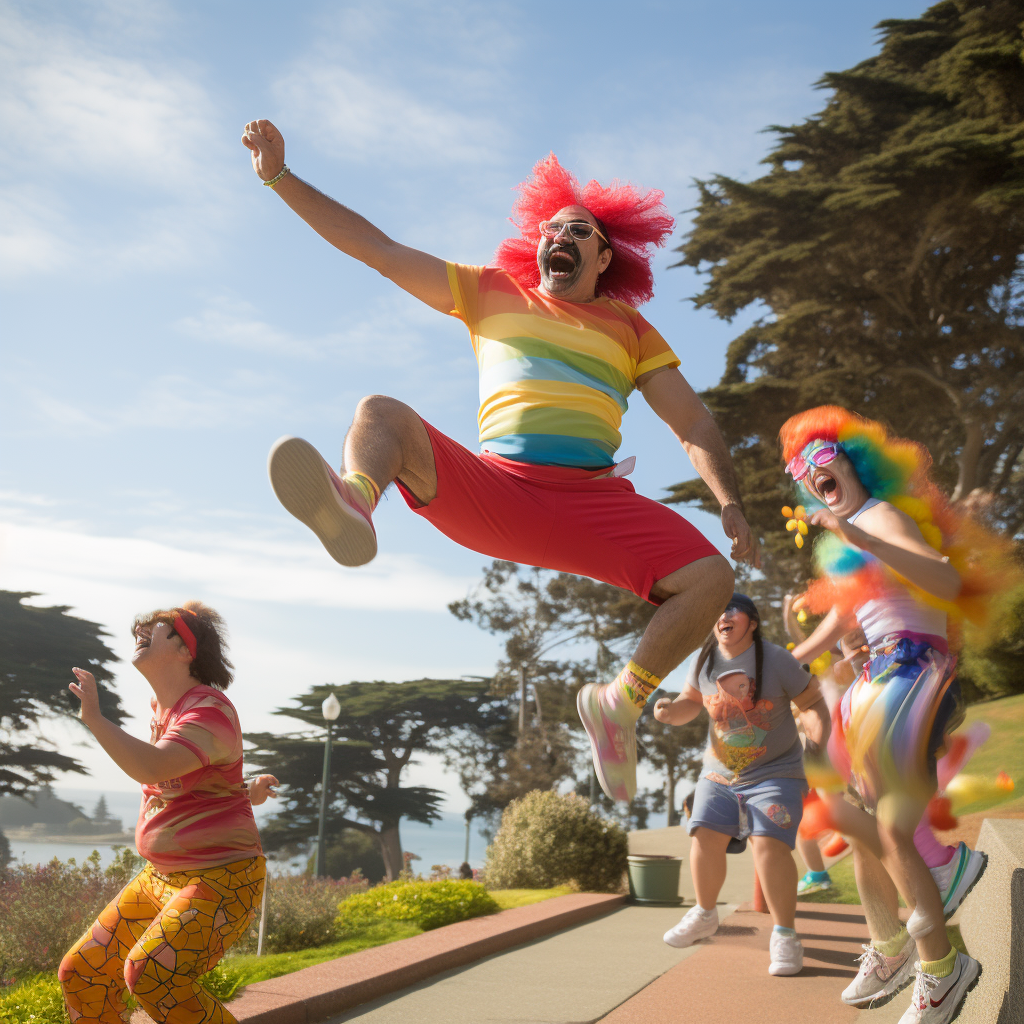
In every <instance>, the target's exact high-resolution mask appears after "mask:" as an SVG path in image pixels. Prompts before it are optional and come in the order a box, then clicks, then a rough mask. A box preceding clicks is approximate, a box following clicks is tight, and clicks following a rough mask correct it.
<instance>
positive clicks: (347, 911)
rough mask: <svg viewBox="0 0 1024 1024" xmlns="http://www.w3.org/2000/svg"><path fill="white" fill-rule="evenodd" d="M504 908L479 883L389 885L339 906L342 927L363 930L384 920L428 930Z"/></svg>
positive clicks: (362, 894)
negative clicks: (375, 922)
mask: <svg viewBox="0 0 1024 1024" xmlns="http://www.w3.org/2000/svg"><path fill="white" fill-rule="evenodd" d="M500 909H501V908H500V907H499V906H498V904H497V903H495V902H494V900H493V899H492V898H491V895H490V893H489V892H488V891H487V890H486V889H485V888H484V887H483V886H482V885H480V883H479V882H470V881H452V880H449V881H441V882H407V881H398V882H389V883H388V884H387V885H379V886H377V887H376V888H375V889H368V890H367V891H366V892H363V893H357V894H356V895H355V896H350V897H349V898H348V899H347V900H345V901H344V902H343V903H342V904H341V905H340V906H339V907H338V917H337V923H338V926H339V927H340V928H344V929H355V928H362V927H365V926H366V925H368V924H370V923H371V922H373V921H375V920H377V921H379V920H380V919H381V918H387V919H390V920H392V921H412V922H413V923H414V924H418V925H419V926H420V927H421V928H422V929H423V930H424V931H430V929H431V928H440V927H441V925H445V924H454V923H455V922H456V921H466V920H468V919H469V918H471V917H480V916H481V915H483V914H493V913H494V912H495V911H496V910H500Z"/></svg>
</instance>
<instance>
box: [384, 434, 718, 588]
mask: <svg viewBox="0 0 1024 1024" xmlns="http://www.w3.org/2000/svg"><path fill="white" fill-rule="evenodd" d="M423 425H424V426H425V427H426V428H427V434H428V436H429V437H430V444H431V446H432V448H433V450H434V467H435V469H436V471H437V495H436V496H435V497H434V500H433V501H431V502H430V503H429V504H426V505H424V504H422V503H421V502H420V501H419V500H418V499H417V498H416V496H415V495H414V494H412V492H411V491H410V490H409V489H408V488H407V487H405V486H404V485H403V484H402V482H401V480H396V481H395V482H396V484H397V485H398V488H399V490H400V491H401V492H402V496H403V497H404V498H405V500H406V503H407V504H408V506H409V507H410V508H411V509H412V510H413V511H414V512H416V513H417V515H421V516H422V517H423V518H424V519H426V520H427V521H428V522H430V523H433V524H434V526H436V527H437V528H438V529H439V530H440V531H441V532H442V533H443V534H445V536H447V537H451V539H452V540H454V541H455V542H456V543H458V544H461V545H462V546H463V547H466V548H470V549H471V550H473V551H479V552H480V553H481V554H484V555H488V556H489V557H491V558H500V559H503V560H505V561H508V562H519V563H520V564H522V565H537V566H541V567H543V568H545V569H554V570H557V571H558V572H569V573H573V574H574V575H576V576H589V577H590V578H591V579H595V580H601V581H602V582H604V583H610V584H612V585H613V586H616V587H622V589H623V590H631V591H632V592H633V593H634V594H636V595H637V596H638V597H642V598H643V599H644V600H645V601H650V602H651V604H660V603H661V602H660V601H659V599H658V598H656V597H651V587H652V586H653V585H654V583H655V581H656V580H660V579H664V578H665V577H666V576H668V575H670V574H671V573H673V572H675V571H676V569H681V568H682V567H683V566H684V565H689V564H690V563H691V562H695V561H696V560H697V559H698V558H706V557H707V556H708V555H717V554H718V553H719V552H718V549H717V548H715V547H714V545H712V544H711V543H710V542H709V541H707V540H706V539H705V538H704V537H703V536H702V535H701V534H700V533H699V532H698V530H697V529H696V528H695V527H693V526H691V525H690V524H689V523H688V522H687V521H686V520H685V519H684V518H683V517H682V516H681V515H679V514H678V513H677V512H673V511H672V510H671V509H670V508H667V507H666V506H665V505H662V504H660V503H659V502H657V501H652V500H651V499H650V498H645V497H643V496H642V495H640V494H637V493H636V491H635V490H634V489H633V485H632V484H631V483H630V482H629V481H628V480H626V479H624V478H623V477H610V476H608V475H607V473H608V470H603V469H598V470H588V469H576V468H572V467H567V466H534V465H531V464H530V463H525V462H513V461H512V460H511V459H505V458H502V457H501V456H500V455H492V454H491V453H490V452H486V453H484V454H482V455H477V454H475V453H474V452H471V451H469V450H468V449H466V448H463V447H462V445H461V444H457V443H456V442H455V441H453V440H452V439H451V438H450V437H446V436H445V435H444V434H442V433H441V432H440V431H439V430H435V429H434V428H433V427H432V426H431V425H430V424H429V423H427V422H426V421H425V420H424V421H423Z"/></svg>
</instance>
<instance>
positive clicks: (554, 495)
mask: <svg viewBox="0 0 1024 1024" xmlns="http://www.w3.org/2000/svg"><path fill="white" fill-rule="evenodd" d="M242 142H243V144H244V145H245V146H246V147H247V148H248V149H249V150H250V152H251V156H252V164H253V168H254V170H255V171H256V174H257V175H258V176H259V177H260V178H261V179H262V180H263V181H264V183H265V184H267V185H269V186H270V187H272V188H273V189H274V191H275V192H276V193H277V194H278V195H279V196H280V197H281V198H282V199H283V200H284V201H285V202H286V203H287V204H288V205H289V206H290V207H291V208H292V209H293V210H294V211H295V212H296V213H297V214H298V215H299V216H300V217H302V218H303V220H305V221H306V222H307V223H308V224H309V225H310V226H311V227H312V228H313V229H314V230H315V231H316V232H317V233H318V234H320V235H321V236H323V237H324V238H325V239H326V240H327V241H328V242H330V243H331V244H332V245H334V246H335V247H336V248H338V249H340V250H341V251H342V252H344V253H346V254H348V255H349V256H352V257H354V258H355V259H358V260H360V261H361V262H363V263H365V264H366V265H367V266H369V267H372V268H373V269H374V270H377V271H378V272H379V273H381V274H383V275H384V276H385V277H387V278H388V279H389V280H391V281H393V282H394V283H395V284H397V285H398V286H399V287H401V288H404V289H405V290H406V291H407V292H409V293H410V294H411V295H414V296H416V298H418V299H420V300H421V301H422V302H424V303H426V304H427V305H428V306H431V307H432V308H433V309H436V310H437V311H438V312H440V313H445V314H450V315H452V316H455V317H457V318H459V319H460V320H462V321H463V323H465V325H466V327H467V328H468V329H469V333H470V337H471V340H472V343H473V349H474V352H475V353H476V357H477V363H478V365H479V369H480V394H481V405H480V412H479V424H480V447H481V451H480V453H479V454H475V453H473V452H470V451H468V450H467V449H465V448H463V447H462V446H461V445H459V444H456V443H455V442H454V441H452V440H451V439H450V438H448V437H446V436H445V435H444V434H442V433H440V432H439V431H438V430H436V429H435V428H434V427H432V426H431V425H430V424H429V423H427V422H426V421H425V420H423V419H421V418H420V417H419V416H418V415H417V413H416V412H414V411H413V410H412V409H411V408H410V407H409V406H407V405H405V404H403V403H402V402H399V401H397V400H395V399H393V398H388V397H385V396H383V395H371V396H370V397H368V398H364V399H363V400H362V401H361V402H360V403H359V406H358V407H357V409H356V414H355V419H354V421H353V423H352V427H351V429H350V430H349V432H348V435H347V437H346V439H345V454H344V468H343V471H342V473H341V474H340V475H338V474H336V473H335V472H334V471H333V469H332V468H331V467H330V466H329V465H328V464H327V463H326V462H325V461H324V460H323V459H322V458H321V457H320V455H319V453H318V452H317V451H316V449H315V448H313V447H312V446H311V445H310V444H308V443H307V442H306V441H303V440H301V439H299V438H294V437H285V438H282V439H281V440H280V441H278V442H277V444H276V445H275V446H274V448H273V450H272V451H271V453H270V462H269V472H270V479H271V483H272V485H273V487H274V491H275V492H276V494H277V496H278V498H279V499H280V501H281V503H282V504H283V505H284V506H285V508H286V509H288V511H289V512H291V513H292V515H294V516H296V517H297V518H298V519H300V520H301V521H302V522H304V523H305V524H306V525H307V526H309V527H310V529H312V530H313V532H314V533H316V535H317V537H319V539H320V541H321V542H322V543H323V545H324V547H325V548H326V549H327V551H328V552H329V554H330V555H331V556H332V557H333V558H334V559H335V560H336V561H337V562H340V563H341V564H342V565H362V564H364V563H366V562H369V561H370V559H372V558H373V557H374V555H375V554H376V552H377V539H376V534H375V531H374V527H373V519H372V514H373V510H374V507H375V506H376V504H377V502H378V500H379V498H380V494H381V492H382V491H383V490H384V489H385V488H386V487H387V486H388V485H389V484H390V483H392V482H393V481H394V482H395V483H397V486H398V488H399V490H400V492H401V494H402V496H403V497H404V498H405V501H406V502H407V504H408V505H409V507H410V508H411V509H413V511H414V512H416V513H417V514H418V515H420V516H422V517H423V518H424V519H426V520H428V521H429V522H431V523H433V525H434V526H436V527H437V528H438V529H439V530H440V531H441V532H442V533H444V534H446V535H447V536H448V537H451V538H452V539H453V540H454V541H456V542H457V543H459V544H462V545H463V546H464V547H468V548H471V549H472V550H474V551H479V552H481V553H483V554H486V555H488V556H490V557H492V558H499V559H505V560H508V561H513V562H520V563H524V564H527V565H538V566H543V567H545V568H548V569H554V570H558V571H560V572H569V573H575V574H577V575H581V576H589V577H591V578H593V579H598V580H602V581H603V582H606V583H611V584H613V585H615V586H618V587H622V588H624V589H627V590H631V591H632V592H633V593H634V594H637V595H638V596H639V597H641V598H643V599H644V600H646V601H649V602H651V603H652V604H655V605H658V610H657V612H656V613H655V615H654V618H653V619H652V620H651V623H650V625H649V626H648V628H647V631H646V633H645V634H644V636H643V638H642V639H641V641H640V644H639V646H638V648H637V650H636V652H635V653H634V655H633V658H632V659H631V660H630V661H629V663H628V664H627V665H626V667H625V668H624V669H623V670H622V672H621V673H620V674H619V676H618V677H617V678H616V679H615V680H614V681H613V682H611V683H608V684H604V685H594V684H591V685H588V686H586V687H584V688H583V690H581V691H580V695H579V699H578V707H579V711H580V715H581V717H582V719H583V723H584V725H585V726H586V728H587V732H588V734H589V736H590V741H591V747H592V750H593V755H594V764H595V768H596V770H597V776H598V779H599V780H600V782H601V786H602V787H603V789H604V791H605V792H606V793H607V794H608V795H609V796H610V797H611V798H612V799H615V800H629V799H631V798H632V796H633V795H634V793H635V791H636V743H635V723H636V721H637V719H638V718H639V716H640V712H641V710H642V709H643V706H644V704H645V702H646V700H647V698H648V696H649V695H650V694H651V693H652V692H653V691H654V690H655V689H657V686H658V683H659V682H660V680H661V678H662V677H663V676H664V675H666V674H667V673H668V672H670V671H672V669H674V668H675V667H676V666H677V665H678V664H679V663H680V662H681V661H682V660H683V659H684V658H685V657H686V656H687V655H688V654H689V653H690V652H691V651H693V650H694V649H695V648H696V647H697V646H698V645H699V644H700V643H701V641H702V640H703V639H704V637H705V636H706V635H707V634H708V631H709V630H710V628H711V626H712V625H713V624H714V623H715V621H716V620H717V619H718V616H719V615H720V614H721V612H722V611H723V610H724V608H725V606H726V604H727V603H728V601H729V598H730V596H731V595H732V589H733V572H732V569H731V567H730V566H729V563H728V562H727V561H726V559H725V558H724V557H723V556H722V555H720V554H719V553H718V552H717V551H716V549H715V548H714V547H713V546H712V545H711V544H710V543H709V542H708V541H707V540H706V539H705V538H704V537H702V536H701V534H700V533H699V532H698V531H697V530H696V529H694V527H693V526H691V525H690V524H689V523H688V522H687V521H686V520H685V519H683V518H682V516H680V515H678V514H677V513H676V512H674V511H672V510H671V509H668V508H666V507H665V506H664V505H662V504H659V503H658V502H656V501H652V500H650V499H648V498H645V497H642V496H640V495H638V494H637V493H636V492H635V491H634V489H633V486H632V485H631V484H630V483H629V482H628V481H627V480H625V479H624V476H625V474H626V473H627V472H628V471H629V467H627V466H626V464H622V465H619V466H616V464H615V459H614V455H615V451H616V449H617V448H618V446H619V443H620V435H619V426H620V424H621V420H622V413H623V412H624V411H625V409H626V404H627V403H626V398H627V396H628V395H629V394H630V392H631V391H633V390H634V388H639V389H640V391H641V393H642V394H643V396H644V398H645V399H646V400H647V402H648V403H649V404H650V406H651V407H652V408H653V409H654V411H655V412H656V413H657V414H658V416H659V417H660V418H661V419H662V420H664V421H665V423H666V424H668V426H669V428H670V429H671V430H672V431H673V433H674V434H675V435H676V437H678V438H679V440H680V442H681V443H682V445H683V448H684V450H685V451H686V453H687V454H688V455H689V457H690V459H691V461H692V462H693V464H694V467H695V468H696V469H697V472H698V473H699V474H700V476H701V478H702V479H703V480H704V481H705V482H706V483H707V485H708V486H709V487H710V489H711V490H712V492H713V493H714V495H715V497H716V498H717V499H718V501H719V502H720V504H721V506H722V526H723V528H724V530H725V533H726V535H727V536H728V537H729V538H730V539H731V540H732V556H733V558H735V559H743V560H745V561H749V562H751V563H752V564H754V565H757V564H758V563H759V556H758V551H757V544H756V541H755V539H754V537H753V535H752V534H751V531H750V527H749V526H748V525H747V522H746V519H745V518H744V514H743V508H742V503H741V501H740V494H739V490H738V487H737V485H736V478H735V474H734V472H733V468H732V462H731V459H730V457H729V451H728V448H727V447H726V445H725V443H724V441H723V440H722V436H721V434H720V433H719V431H718V428H717V427H716V426H715V424H714V422H713V420H712V419H711V416H710V414H709V413H708V410H707V409H706V408H705V407H704V405H703V403H702V402H701V401H700V399H699V398H698V397H697V396H696V394H695V393H694V392H693V389H692V388H691V387H690V385H689V384H688V383H687V382H686V380H685V379H684V378H683V376H682V374H681V373H680V372H679V370H678V366H679V359H678V358H677V357H676V356H675V354H674V353H673V352H672V350H671V349H670V348H669V346H668V344H667V343H666V342H665V340H664V339H663V338H662V337H661V335H660V334H658V332H657V331H656V330H654V328H653V327H651V325H650V324H648V323H647V321H646V320H644V318H643V317H642V316H641V315H640V314H639V313H638V312H637V311H636V309H635V308H633V307H634V306H635V305H637V304H640V303H643V302H645V301H647V300H648V299H650V298H651V295H652V293H653V280H652V274H651V268H650V260H651V252H650V250H651V247H652V246H654V245H662V244H664V242H665V240H666V239H667V237H668V235H669V234H670V232H671V230H672V226H673V221H672V218H671V217H670V216H668V213H667V211H666V210H665V207H664V206H663V204H662V202H661V200H662V193H660V192H655V191H650V192H640V191H638V190H637V189H635V188H634V187H633V186H631V185H624V186H613V187H610V188H602V187H601V186H600V185H598V183H597V182H595V181H591V182H589V183H588V184H587V185H586V186H582V187H581V186H580V185H579V183H578V182H577V181H576V179H575V178H574V177H573V176H572V175H571V174H569V173H568V172H567V171H566V170H564V169H563V168H562V167H561V166H560V165H559V163H558V161H557V160H556V159H555V157H554V156H553V155H552V156H551V157H549V158H548V159H547V160H543V161H541V162H540V163H539V164H538V165H537V166H536V167H535V168H534V176H533V178H532V179H531V180H530V181H528V182H526V183H524V184H523V185H521V186H520V188H519V197H518V199H517V202H516V205H515V209H514V218H515V221H516V223H517V224H518V226H519V229H520V234H521V237H520V238H516V239H509V240H507V241H506V242H504V243H503V244H502V246H501V247H500V248H499V250H498V252H497V254H496V258H495V265H493V266H487V267H478V266H464V265H461V264H457V263H446V262H445V261H444V260H441V259H438V258H437V257H435V256H431V255H428V254H427V253H424V252H419V251H417V250H415V249H410V248H409V247H407V246H404V245H401V244H399V243H398V242H395V241H393V240H392V239H390V238H388V236H387V235H385V234H384V233H383V232H382V231H380V230H379V229H378V228H376V227H374V225H372V224H370V223H369V222H368V221H367V220H365V219H364V218H363V217H361V216H359V214H357V213H355V212H353V211H352V210H350V209H348V208H347V207H345V206H342V205H341V204H340V203H338V202H335V201H334V200H333V199H331V198H329V197H328V196H326V195H324V194H323V193H322V192H319V191H317V190H316V189H315V188H313V186H311V185H309V184H307V183H306V182H304V181H303V180H302V179H301V178H299V177H297V176H296V175H294V174H292V173H291V172H290V171H289V170H288V168H287V166H286V165H285V163H284V139H283V138H282V137H281V133H280V132H279V131H278V130H277V129H276V128H275V127H274V125H273V124H271V123H270V122H269V121H264V120H259V121H251V122H249V124H247V125H246V126H245V131H244V134H243V136H242Z"/></svg>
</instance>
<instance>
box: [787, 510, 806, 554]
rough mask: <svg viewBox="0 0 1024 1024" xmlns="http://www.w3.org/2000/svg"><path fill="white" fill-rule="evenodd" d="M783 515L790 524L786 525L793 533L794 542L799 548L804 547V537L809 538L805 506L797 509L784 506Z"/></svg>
mask: <svg viewBox="0 0 1024 1024" xmlns="http://www.w3.org/2000/svg"><path fill="white" fill-rule="evenodd" d="M782 514H783V515H784V516H785V517H786V519H787V520H788V522H787V523H786V529H787V530H789V532H790V533H792V534H793V535H794V536H793V540H794V542H795V543H796V546H797V547H798V548H802V547H803V546H804V537H806V536H807V523H806V521H805V520H806V519H807V510H806V509H805V508H804V507H803V505H797V507H796V508H790V507H789V506H788V505H783V506H782Z"/></svg>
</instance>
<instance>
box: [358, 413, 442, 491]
mask: <svg viewBox="0 0 1024 1024" xmlns="http://www.w3.org/2000/svg"><path fill="white" fill-rule="evenodd" d="M345 469H346V470H348V471H349V472H356V473H362V474H364V475H365V476H368V477H369V478H370V479H371V480H373V482H374V483H375V484H376V485H377V487H378V488H379V489H380V490H381V491H383V490H384V489H385V488H386V487H387V486H388V484H390V483H391V482H392V481H393V480H394V479H395V478H396V477H401V478H402V483H403V484H405V485H406V487H408V488H409V490H410V491H412V493H413V494H415V495H416V497H417V498H418V499H419V500H420V501H421V502H423V503H424V504H426V503H427V502H429V501H432V500H433V498H434V496H435V495H436V494H437V473H436V471H435V469H434V452H433V449H432V448H431V447H430V438H429V437H428V436H427V430H426V427H424V426H423V421H422V420H421V419H420V418H419V416H418V415H417V414H416V413H415V412H414V411H413V410H412V409H411V408H410V407H409V406H408V405H406V404H405V403H404V402H399V401H398V399H396V398H388V397H387V396H386V395H370V396H369V397H367V398H364V399H363V400H362V401H361V402H360V403H359V405H358V406H357V407H356V414H355V418H354V419H353V420H352V426H351V427H349V431H348V434H347V435H346V436H345Z"/></svg>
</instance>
